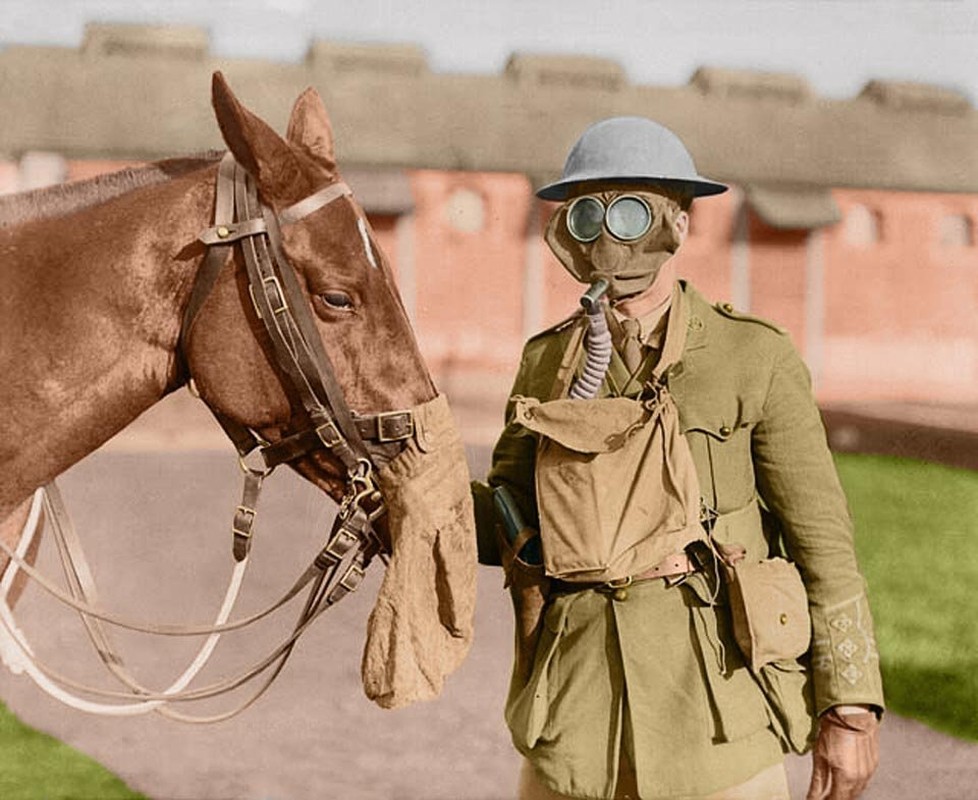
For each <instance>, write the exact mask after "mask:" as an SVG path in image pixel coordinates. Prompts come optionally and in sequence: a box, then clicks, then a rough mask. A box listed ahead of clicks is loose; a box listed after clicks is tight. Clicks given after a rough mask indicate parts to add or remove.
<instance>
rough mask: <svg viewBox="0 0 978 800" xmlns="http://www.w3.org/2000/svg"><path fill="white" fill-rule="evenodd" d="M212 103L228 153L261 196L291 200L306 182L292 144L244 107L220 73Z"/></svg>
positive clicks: (212, 91) (215, 74)
mask: <svg viewBox="0 0 978 800" xmlns="http://www.w3.org/2000/svg"><path fill="white" fill-rule="evenodd" d="M211 103H212V105H213V106H214V114H215V115H216V116H217V124H218V125H219V126H220V128H221V135H222V136H223V137H224V141H225V143H226V144H227V146H228V149H229V150H230V151H231V152H232V153H233V154H234V157H235V159H236V160H237V161H238V163H239V164H241V165H242V166H243V167H244V168H245V169H246V170H248V172H249V173H251V175H252V176H253V177H254V179H255V182H256V183H257V185H258V191H259V193H260V194H261V195H262V196H264V197H265V198H266V200H267V201H272V200H289V199H291V198H290V197H288V196H287V195H290V194H291V193H292V192H293V191H294V190H295V187H296V186H304V184H305V180H304V179H303V174H302V167H301V164H300V163H299V159H298V158H297V157H296V153H295V151H294V150H293V149H292V148H291V147H290V146H289V143H288V142H286V141H285V140H284V139H283V138H282V137H281V136H279V135H278V134H277V133H276V132H275V131H274V130H272V128H271V127H270V126H269V125H268V124H267V123H266V122H264V121H263V120H261V119H259V118H258V117H257V116H255V115H254V114H252V113H251V112H250V111H249V110H248V109H247V108H245V107H244V106H243V105H242V104H241V102H240V101H239V100H238V98H237V97H235V96H234V92H232V91H231V87H230V86H228V84H227V81H226V80H225V79H224V76H223V75H222V74H221V73H220V72H215V73H214V77H213V80H212V82H211ZM290 190H291V191H290Z"/></svg>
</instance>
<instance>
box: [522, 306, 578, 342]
mask: <svg viewBox="0 0 978 800" xmlns="http://www.w3.org/2000/svg"><path fill="white" fill-rule="evenodd" d="M583 316H584V309H579V310H577V311H575V312H574V313H573V314H571V315H570V316H569V317H567V318H566V319H562V320H561V321H560V322H558V323H557V324H556V325H551V326H550V327H549V328H545V329H544V330H542V331H540V332H539V333H535V334H533V335H532V336H531V337H530V338H529V339H527V340H526V341H527V344H529V343H530V342H535V341H536V340H537V339H542V338H544V337H545V336H552V335H553V334H555V333H563V332H564V331H566V330H568V329H570V328H573V327H574V325H575V324H576V323H577V322H579V321H580V320H581V318H582V317H583Z"/></svg>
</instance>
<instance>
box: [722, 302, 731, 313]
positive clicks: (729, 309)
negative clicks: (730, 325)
mask: <svg viewBox="0 0 978 800" xmlns="http://www.w3.org/2000/svg"><path fill="white" fill-rule="evenodd" d="M723 310H724V311H727V312H730V311H733V303H724V304H723Z"/></svg>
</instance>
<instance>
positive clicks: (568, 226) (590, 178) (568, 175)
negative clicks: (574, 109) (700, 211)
mask: <svg viewBox="0 0 978 800" xmlns="http://www.w3.org/2000/svg"><path fill="white" fill-rule="evenodd" d="M726 189H727V187H726V186H724V185H723V184H721V183H716V182H715V181H711V180H709V179H708V178H704V177H702V176H701V175H699V174H698V173H697V172H696V167H695V165H694V164H693V159H692V158H691V157H690V155H689V153H688V152H687V150H686V148H685V147H684V146H683V143H682V142H681V141H680V140H679V138H678V137H677V136H676V135H675V134H674V133H672V131H670V130H669V129H668V128H665V127H663V126H662V125H659V124H658V123H656V122H652V121H651V120H648V119H644V118H642V117H612V118H611V119H606V120H603V121H601V122H597V123H595V124H594V125H592V126H591V127H589V128H588V129H587V130H586V131H584V133H583V134H582V135H581V137H580V138H579V139H578V140H577V142H576V144H575V145H574V146H573V148H571V151H570V154H569V155H568V156H567V161H566V163H565V164H564V172H563V175H562V176H561V179H560V180H559V181H556V182H555V183H551V184H548V185H547V186H544V187H543V188H542V189H540V190H539V191H538V192H537V196H538V197H541V198H543V199H545V200H562V201H564V202H563V204H562V205H561V206H560V207H559V208H558V209H557V210H556V212H554V215H553V217H552V218H551V220H550V223H549V225H548V226H547V233H546V239H547V244H549V245H550V249H551V250H553V252H554V254H555V255H556V256H557V258H558V259H559V260H560V262H561V263H562V264H563V265H564V267H565V268H566V269H567V271H568V272H570V274H571V275H573V276H574V277H575V278H576V279H577V280H579V281H581V282H582V283H588V284H589V283H592V282H594V281H595V280H597V279H599V278H604V279H605V280H607V281H608V282H609V284H610V288H609V290H608V294H609V296H610V297H611V298H612V299H613V300H615V299H621V298H624V297H631V296H634V295H637V294H641V293H642V292H644V291H645V290H646V289H648V288H649V287H650V286H651V285H652V283H653V282H654V281H655V278H656V276H657V275H658V274H659V272H660V270H661V269H662V265H663V264H665V262H666V261H668V259H669V258H670V257H671V256H672V255H673V254H674V253H675V252H676V251H677V250H678V249H679V246H680V245H681V244H682V243H683V241H684V240H685V238H686V234H687V232H688V230H689V207H690V205H691V203H692V201H693V198H694V197H703V196H706V195H711V194H719V193H720V192H724V191H726Z"/></svg>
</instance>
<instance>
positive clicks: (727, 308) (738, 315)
mask: <svg viewBox="0 0 978 800" xmlns="http://www.w3.org/2000/svg"><path fill="white" fill-rule="evenodd" d="M713 307H714V308H715V309H716V310H717V311H719V312H720V313H721V314H723V316H725V317H726V318H727V319H735V320H738V321H742V322H755V323H757V324H758V325H763V326H764V327H765V328H770V329H771V330H772V331H774V332H775V333H780V334H781V335H782V336H785V335H787V333H788V332H787V331H786V330H785V329H784V328H782V327H781V326H780V325H778V324H777V323H774V322H771V320H769V319H764V318H763V317H755V316H753V315H752V314H745V313H744V312H742V311H738V310H737V309H735V308H734V307H733V303H716V304H715V305H714V306H713Z"/></svg>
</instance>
